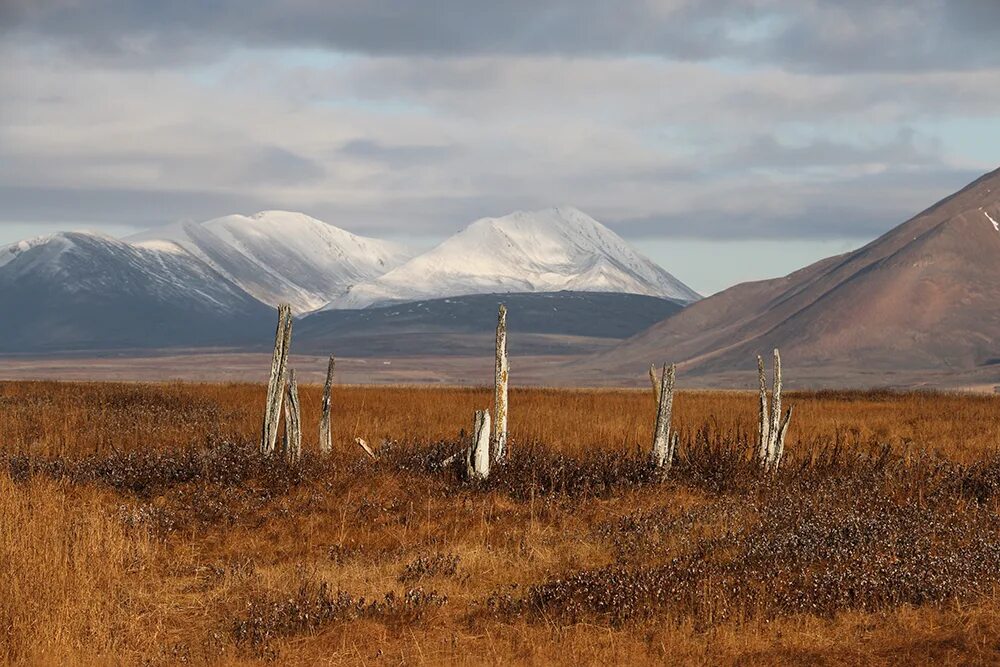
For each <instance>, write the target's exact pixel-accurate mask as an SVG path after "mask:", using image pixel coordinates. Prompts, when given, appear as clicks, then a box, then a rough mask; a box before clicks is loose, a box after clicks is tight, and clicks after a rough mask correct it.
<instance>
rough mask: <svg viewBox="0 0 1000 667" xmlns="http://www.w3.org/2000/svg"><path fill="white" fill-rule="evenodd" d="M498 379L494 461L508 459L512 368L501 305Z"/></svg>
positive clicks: (497, 354) (495, 388)
mask: <svg viewBox="0 0 1000 667" xmlns="http://www.w3.org/2000/svg"><path fill="white" fill-rule="evenodd" d="M496 342H497V349H496V365H495V370H496V377H495V378H494V384H493V412H494V414H495V417H496V419H495V421H494V422H493V447H494V454H493V460H494V461H497V462H500V461H503V460H505V459H506V458H507V380H508V377H509V374H510V366H509V364H508V361H507V306H505V305H503V304H500V310H499V313H498V315H497V341H496Z"/></svg>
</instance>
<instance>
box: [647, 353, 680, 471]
mask: <svg viewBox="0 0 1000 667" xmlns="http://www.w3.org/2000/svg"><path fill="white" fill-rule="evenodd" d="M676 372H677V367H676V366H675V365H674V364H670V365H669V366H667V365H666V364H663V376H662V379H661V380H660V391H659V397H660V400H659V404H658V405H657V410H656V428H655V429H654V431H653V462H654V463H655V464H656V467H658V468H662V469H663V470H664V471H666V470H669V469H670V465H671V464H672V463H673V460H674V449H675V448H676V447H677V441H678V437H677V434H676V433H674V434H671V432H670V421H671V417H672V413H673V409H674V377H675V374H676Z"/></svg>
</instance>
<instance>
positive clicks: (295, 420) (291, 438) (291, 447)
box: [285, 370, 302, 461]
mask: <svg viewBox="0 0 1000 667" xmlns="http://www.w3.org/2000/svg"><path fill="white" fill-rule="evenodd" d="M301 457H302V413H301V412H300V410H299V385H298V384H297V383H296V382H295V371H294V370H292V371H289V373H288V402H287V403H285V458H286V459H287V460H289V461H298V460H299V458H301Z"/></svg>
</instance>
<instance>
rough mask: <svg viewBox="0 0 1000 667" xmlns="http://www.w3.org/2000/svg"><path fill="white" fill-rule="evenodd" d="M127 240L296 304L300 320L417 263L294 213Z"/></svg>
mask: <svg viewBox="0 0 1000 667" xmlns="http://www.w3.org/2000/svg"><path fill="white" fill-rule="evenodd" d="M127 240H128V241H130V242H132V243H135V244H138V245H140V246H143V247H147V248H152V249H159V250H169V249H171V247H177V246H179V247H180V248H183V249H184V250H186V251H188V252H190V253H191V254H193V255H195V256H196V257H198V258H200V259H202V260H204V261H205V262H207V263H208V264H210V265H211V266H212V267H213V268H215V269H216V270H217V271H218V272H219V273H221V274H222V275H224V276H226V277H227V278H228V279H229V280H231V281H232V282H234V283H236V284H237V285H239V286H240V287H242V288H243V289H244V290H246V291H247V292H249V293H250V294H252V295H253V296H254V297H256V298H257V299H259V300H260V301H263V302H264V303H267V304H271V305H277V304H279V303H289V304H291V306H292V310H293V311H295V312H297V313H304V312H307V311H310V310H315V309H316V308H319V307H320V306H323V305H324V304H326V303H328V302H329V301H330V300H331V299H334V298H336V297H339V296H341V295H342V294H343V293H344V292H345V291H346V290H347V289H348V288H349V287H351V286H352V285H355V284H357V283H361V282H366V281H369V280H372V279H374V278H377V277H378V276H381V275H382V274H384V273H386V272H387V271H389V270H391V269H393V268H395V267H397V266H399V265H400V264H402V263H403V262H405V261H406V260H408V259H409V258H410V257H411V256H412V253H410V252H408V251H407V250H406V249H405V248H403V247H402V246H400V245H398V244H395V243H392V242H390V241H382V240H378V239H372V238H366V237H363V236H357V235H355V234H351V233H350V232H347V231H344V230H343V229H340V228H338V227H334V226H333V225H330V224H327V223H325V222H322V221H320V220H317V219H315V218H312V217H310V216H308V215H305V214H303V213H292V212H288V211H262V212H260V213H256V214H254V215H251V216H244V215H227V216H225V217H222V218H215V219H214V220H208V221H206V222H200V223H193V222H188V223H179V224H176V225H171V226H169V227H165V228H161V229H154V230H150V231H148V232H143V233H141V234H137V235H135V236H132V237H129V238H128V239H127Z"/></svg>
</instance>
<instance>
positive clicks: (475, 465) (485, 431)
mask: <svg viewBox="0 0 1000 667" xmlns="http://www.w3.org/2000/svg"><path fill="white" fill-rule="evenodd" d="M465 471H466V474H467V476H468V477H469V479H486V478H487V477H489V476H490V411H489V410H476V421H475V424H474V425H473V428H472V446H471V447H469V449H468V451H467V454H466V459H465Z"/></svg>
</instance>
